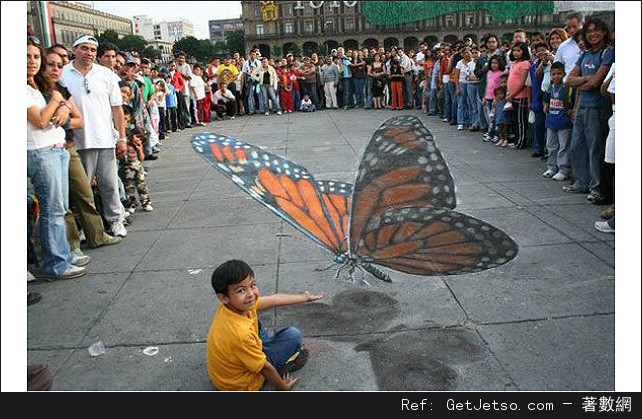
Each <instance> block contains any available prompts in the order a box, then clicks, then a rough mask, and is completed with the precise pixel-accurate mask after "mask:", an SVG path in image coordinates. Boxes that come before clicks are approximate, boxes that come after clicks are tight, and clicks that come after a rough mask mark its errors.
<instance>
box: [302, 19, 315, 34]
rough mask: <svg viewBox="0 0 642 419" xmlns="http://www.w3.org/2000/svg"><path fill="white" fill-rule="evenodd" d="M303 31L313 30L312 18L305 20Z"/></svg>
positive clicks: (310, 31) (309, 31)
mask: <svg viewBox="0 0 642 419" xmlns="http://www.w3.org/2000/svg"><path fill="white" fill-rule="evenodd" d="M304 30H305V33H312V32H314V20H306V21H305V24H304Z"/></svg>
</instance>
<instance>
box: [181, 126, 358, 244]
mask: <svg viewBox="0 0 642 419" xmlns="http://www.w3.org/2000/svg"><path fill="white" fill-rule="evenodd" d="M191 143H192V147H193V148H194V150H195V151H196V152H197V153H198V154H199V155H201V156H202V157H203V158H204V159H205V160H206V161H207V162H208V163H210V164H211V165H212V166H213V167H214V168H215V169H216V170H218V171H219V172H220V173H221V174H223V175H224V176H226V177H227V178H229V179H231V180H232V181H233V182H234V183H235V184H236V185H237V186H238V187H239V188H241V189H242V190H244V191H245V192H247V193H248V194H249V195H250V196H251V197H252V198H254V199H255V200H257V201H258V202H260V203H261V204H262V205H264V206H265V207H267V208H268V209H269V210H271V211H272V212H274V213H275V214H276V215H277V216H279V217H280V218H282V219H284V220H285V221H287V222H288V223H290V224H291V225H292V226H294V227H295V228H296V229H298V230H299V231H301V232H302V233H303V234H305V235H306V236H308V237H309V238H311V239H312V240H314V241H315V242H316V243H317V244H319V245H320V246H321V247H323V248H325V249H326V250H328V251H331V252H333V253H335V254H340V253H342V249H345V248H346V244H345V232H344V230H341V226H343V224H335V219H336V220H339V222H340V223H341V222H342V215H341V214H342V213H341V212H337V211H335V208H334V207H327V206H326V205H327V204H326V203H333V202H334V201H336V202H337V205H339V208H338V209H342V208H343V207H341V206H340V203H341V199H340V197H341V196H342V195H341V193H342V192H341V191H345V189H342V188H341V187H339V185H341V184H340V183H339V182H337V183H336V186H337V189H336V192H335V185H329V184H326V185H324V187H327V192H328V193H327V194H326V193H323V192H322V191H321V190H320V189H319V186H318V185H317V182H316V181H315V179H314V177H313V176H312V175H311V174H310V172H308V170H307V169H306V168H305V167H303V166H300V165H298V164H296V163H294V162H291V161H288V160H286V159H284V158H283V157H280V156H278V155H276V154H272V153H270V152H267V151H265V150H262V149H260V148H258V147H255V146H253V145H250V144H247V143H245V142H242V141H238V140H236V139H234V138H230V137H227V136H224V135H220V134H213V133H201V134H196V135H195V136H194V137H192V140H191ZM350 186H351V185H350ZM331 189H332V191H331ZM350 190H351V189H350ZM344 201H345V200H344ZM344 205H345V203H344ZM348 207H349V205H348ZM344 212H345V211H344ZM346 219H347V217H346ZM345 231H347V228H346V229H345ZM343 251H345V250H343Z"/></svg>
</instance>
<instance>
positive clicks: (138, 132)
mask: <svg viewBox="0 0 642 419" xmlns="http://www.w3.org/2000/svg"><path fill="white" fill-rule="evenodd" d="M127 135H128V136H129V137H130V138H131V137H134V136H140V137H143V139H145V140H147V131H145V130H144V129H143V128H141V127H136V128H134V129H133V130H131V131H129V132H128V133H127Z"/></svg>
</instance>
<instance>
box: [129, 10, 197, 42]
mask: <svg viewBox="0 0 642 419" xmlns="http://www.w3.org/2000/svg"><path fill="white" fill-rule="evenodd" d="M134 34H135V35H140V36H142V37H143V38H145V40H146V41H148V42H151V41H161V42H176V41H180V40H181V39H182V38H184V37H186V36H194V24H193V23H192V22H190V21H189V20H186V19H181V20H178V21H171V22H168V21H162V22H158V23H155V22H154V20H153V19H152V18H151V17H149V16H147V15H138V16H134Z"/></svg>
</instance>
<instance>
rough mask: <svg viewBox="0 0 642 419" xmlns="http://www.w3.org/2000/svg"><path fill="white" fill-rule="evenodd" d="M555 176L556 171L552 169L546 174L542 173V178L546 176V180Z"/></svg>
mask: <svg viewBox="0 0 642 419" xmlns="http://www.w3.org/2000/svg"><path fill="white" fill-rule="evenodd" d="M554 174H555V172H554V171H552V170H551V169H548V170H547V171H545V172H544V173H542V176H544V177H545V178H547V179H550V178H552V177H553V175H554Z"/></svg>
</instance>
